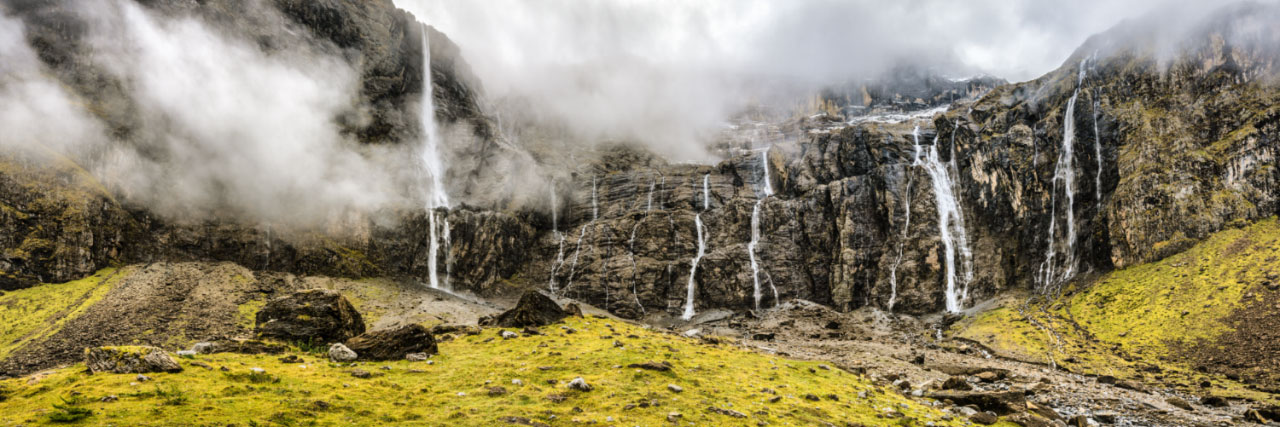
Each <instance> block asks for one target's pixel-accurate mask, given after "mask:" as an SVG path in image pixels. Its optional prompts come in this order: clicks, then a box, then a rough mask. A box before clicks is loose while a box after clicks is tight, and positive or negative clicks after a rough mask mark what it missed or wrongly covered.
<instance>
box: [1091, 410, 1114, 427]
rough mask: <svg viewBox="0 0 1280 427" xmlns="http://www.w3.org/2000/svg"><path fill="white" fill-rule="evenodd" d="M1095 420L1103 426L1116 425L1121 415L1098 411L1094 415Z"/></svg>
mask: <svg viewBox="0 0 1280 427" xmlns="http://www.w3.org/2000/svg"><path fill="white" fill-rule="evenodd" d="M1093 419H1094V420H1095V421H1097V422H1099V423H1102V424H1115V423H1116V421H1118V420H1119V419H1120V415H1119V414H1117V413H1115V412H1113V411H1098V412H1094V413H1093Z"/></svg>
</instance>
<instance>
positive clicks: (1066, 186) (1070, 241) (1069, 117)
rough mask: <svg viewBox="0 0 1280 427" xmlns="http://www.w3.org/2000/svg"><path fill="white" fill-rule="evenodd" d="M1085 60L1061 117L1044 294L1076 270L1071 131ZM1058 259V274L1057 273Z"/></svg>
mask: <svg viewBox="0 0 1280 427" xmlns="http://www.w3.org/2000/svg"><path fill="white" fill-rule="evenodd" d="M1084 65H1085V61H1080V72H1079V73H1078V77H1076V90H1075V93H1073V94H1071V99H1070V100H1068V101H1067V111H1066V112H1065V113H1064V114H1063V117H1062V148H1061V149H1060V150H1058V151H1059V152H1058V163H1057V165H1055V166H1054V169H1053V189H1052V192H1051V193H1050V196H1049V235H1048V240H1047V243H1048V245H1047V246H1048V248H1047V249H1046V250H1045V256H1044V263H1042V264H1040V272H1039V278H1038V279H1039V280H1038V281H1039V282H1040V290H1041V291H1044V292H1047V291H1049V290H1051V289H1052V288H1054V287H1056V286H1057V285H1058V284H1059V283H1062V282H1063V281H1066V280H1067V279H1070V278H1071V276H1073V275H1074V274H1075V269H1076V258H1075V248H1076V218H1075V209H1074V207H1075V201H1076V194H1075V193H1076V169H1075V155H1074V154H1075V150H1074V146H1075V138H1076V135H1075V131H1076V121H1075V117H1076V98H1078V97H1079V96H1080V86H1082V85H1083V84H1084V73H1085V68H1084ZM1059 184H1061V187H1062V190H1063V193H1064V194H1065V195H1066V196H1067V200H1066V203H1065V204H1064V206H1063V209H1062V210H1063V218H1064V219H1065V220H1066V223H1067V229H1066V236H1065V237H1066V239H1065V241H1063V242H1062V243H1061V244H1062V246H1063V247H1064V249H1065V251H1064V252H1063V253H1062V254H1061V255H1059V254H1058V245H1059V242H1058V240H1057V239H1058V230H1057V228H1058V203H1057V196H1058V187H1059ZM1058 258H1061V267H1062V271H1061V272H1059V271H1058V267H1059V265H1058V264H1059V262H1058V261H1059V259H1058Z"/></svg>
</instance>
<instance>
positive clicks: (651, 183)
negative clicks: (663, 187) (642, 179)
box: [644, 179, 658, 213]
mask: <svg viewBox="0 0 1280 427" xmlns="http://www.w3.org/2000/svg"><path fill="white" fill-rule="evenodd" d="M657 185H658V180H657V179H651V180H649V202H648V203H646V204H645V205H644V212H645V213H649V211H652V210H653V188H654V187H655V186H657Z"/></svg>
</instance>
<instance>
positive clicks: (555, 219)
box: [547, 182, 564, 293]
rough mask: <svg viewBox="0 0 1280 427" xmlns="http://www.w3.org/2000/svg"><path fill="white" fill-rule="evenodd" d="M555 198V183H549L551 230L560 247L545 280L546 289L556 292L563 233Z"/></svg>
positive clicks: (561, 258)
mask: <svg viewBox="0 0 1280 427" xmlns="http://www.w3.org/2000/svg"><path fill="white" fill-rule="evenodd" d="M557 205H558V203H557V200H556V185H555V183H554V182H552V183H551V232H552V234H553V236H554V237H555V239H556V240H557V242H558V244H559V246H560V248H559V249H557V250H556V261H555V262H554V263H552V264H551V278H550V279H548V280H547V289H549V290H551V292H552V293H555V292H556V272H557V271H559V270H560V267H564V233H561V232H560V212H559V206H557Z"/></svg>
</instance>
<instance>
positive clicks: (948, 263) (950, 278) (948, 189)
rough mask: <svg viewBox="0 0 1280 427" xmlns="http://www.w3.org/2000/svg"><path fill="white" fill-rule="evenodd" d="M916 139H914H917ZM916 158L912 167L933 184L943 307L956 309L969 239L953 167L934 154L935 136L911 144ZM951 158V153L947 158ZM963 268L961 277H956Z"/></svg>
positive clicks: (968, 260) (954, 310)
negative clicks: (923, 142) (942, 271)
mask: <svg viewBox="0 0 1280 427" xmlns="http://www.w3.org/2000/svg"><path fill="white" fill-rule="evenodd" d="M917 142H918V141H917ZM915 149H916V158H915V162H914V163H913V164H912V166H920V167H923V168H924V170H925V172H927V173H928V175H929V180H930V181H931V182H932V184H933V198H934V202H935V204H936V205H937V208H938V234H939V236H940V237H941V238H942V247H943V256H944V260H943V261H944V264H945V267H946V274H947V288H946V294H945V297H946V298H945V301H946V309H947V311H949V312H952V313H955V312H959V311H960V309H961V308H962V307H961V306H962V304H963V303H964V301H963V299H962V296H961V292H960V290H959V287H960V286H961V283H960V282H961V281H962V280H963V281H965V282H967V281H968V278H969V277H970V276H969V273H968V270H970V269H971V268H970V267H969V262H970V258H971V257H970V256H969V255H968V254H969V250H968V247H969V240H968V237H967V235H966V233H965V227H964V212H963V211H961V210H960V204H959V203H958V202H957V199H956V196H955V181H954V179H953V177H952V176H951V173H952V171H953V168H950V167H948V165H947V164H946V163H943V162H942V159H941V158H940V156H939V155H938V137H937V136H934V138H933V145H919V144H917V145H916V146H915ZM951 161H952V162H954V161H955V158H954V156H953V157H952V159H951ZM961 268H964V269H965V272H964V277H963V278H961V277H960V276H959V273H960V271H959V270H960V269H961Z"/></svg>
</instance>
